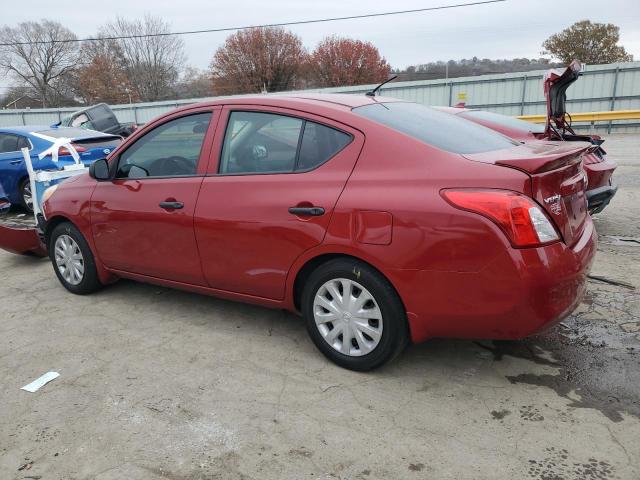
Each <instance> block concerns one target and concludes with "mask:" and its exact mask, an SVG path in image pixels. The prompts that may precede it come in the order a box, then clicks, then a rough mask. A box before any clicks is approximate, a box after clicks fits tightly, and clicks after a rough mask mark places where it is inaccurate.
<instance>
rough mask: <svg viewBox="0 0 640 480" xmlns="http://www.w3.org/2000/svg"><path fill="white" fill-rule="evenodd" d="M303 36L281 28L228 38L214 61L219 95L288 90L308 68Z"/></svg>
mask: <svg viewBox="0 0 640 480" xmlns="http://www.w3.org/2000/svg"><path fill="white" fill-rule="evenodd" d="M306 59H307V52H306V51H305V49H304V47H303V45H302V41H301V40H300V37H298V36H297V35H295V34H294V33H292V32H288V31H286V30H285V29H283V28H279V27H264V28H252V29H248V30H240V31H238V32H236V33H234V34H233V35H230V36H229V37H227V39H226V41H225V43H224V45H223V46H222V47H220V48H219V49H218V50H217V51H216V53H215V54H214V56H213V60H212V61H211V65H210V68H211V76H212V78H213V89H214V92H215V93H216V94H218V95H230V94H234V93H257V92H261V91H262V90H263V89H264V90H266V91H267V92H277V91H281V90H289V89H292V88H295V87H296V80H298V79H299V75H300V73H301V72H302V69H303V67H304V65H305V62H306Z"/></svg>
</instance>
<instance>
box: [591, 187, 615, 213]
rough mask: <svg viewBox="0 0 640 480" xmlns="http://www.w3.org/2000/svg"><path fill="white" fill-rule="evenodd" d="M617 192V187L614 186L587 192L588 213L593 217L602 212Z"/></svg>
mask: <svg viewBox="0 0 640 480" xmlns="http://www.w3.org/2000/svg"><path fill="white" fill-rule="evenodd" d="M617 191H618V186H617V185H614V184H612V185H607V186H604V187H599V188H594V189H592V190H587V192H586V193H587V202H588V205H587V206H588V208H589V213H591V214H592V215H593V214H596V213H600V212H601V211H602V210H604V208H605V207H606V206H607V205H609V202H610V201H611V199H612V198H613V196H614V195H615V194H616V192H617Z"/></svg>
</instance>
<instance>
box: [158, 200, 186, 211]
mask: <svg viewBox="0 0 640 480" xmlns="http://www.w3.org/2000/svg"><path fill="white" fill-rule="evenodd" d="M183 207H184V203H182V202H160V208H164V209H165V210H179V209H180V208H183Z"/></svg>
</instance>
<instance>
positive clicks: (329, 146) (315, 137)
mask: <svg viewBox="0 0 640 480" xmlns="http://www.w3.org/2000/svg"><path fill="white" fill-rule="evenodd" d="M351 138H352V137H351V135H348V134H346V133H344V132H341V131H339V130H336V129H335V128H331V127H327V126H325V125H320V124H319V123H315V122H309V121H307V122H306V123H305V127H304V133H303V134H302V143H301V145H300V156H299V158H298V164H297V167H296V170H311V169H313V168H316V167H318V166H319V165H322V164H323V163H324V162H326V161H327V160H329V159H330V158H331V157H333V156H334V155H335V154H336V153H338V152H339V151H340V150H342V149H343V148H344V147H346V146H347V145H348V144H349V143H350V142H351Z"/></svg>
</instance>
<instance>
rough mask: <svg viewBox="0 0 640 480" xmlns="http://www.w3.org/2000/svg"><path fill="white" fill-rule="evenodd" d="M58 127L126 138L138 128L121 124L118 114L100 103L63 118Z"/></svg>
mask: <svg viewBox="0 0 640 480" xmlns="http://www.w3.org/2000/svg"><path fill="white" fill-rule="evenodd" d="M56 126H62V127H76V128H85V129H88V130H96V131H98V132H103V133H108V134H111V135H118V136H120V137H124V138H126V137H128V136H129V135H131V134H132V133H133V132H135V130H136V128H138V126H137V125H136V124H135V123H120V122H119V121H118V118H117V117H116V114H115V113H113V110H111V108H110V107H109V105H107V104H106V103H98V104H97V105H92V106H91V107H87V108H83V109H82V110H78V111H77V112H73V113H72V114H71V115H69V116H68V117H65V118H63V119H62V121H61V122H60V123H57V124H56Z"/></svg>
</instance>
